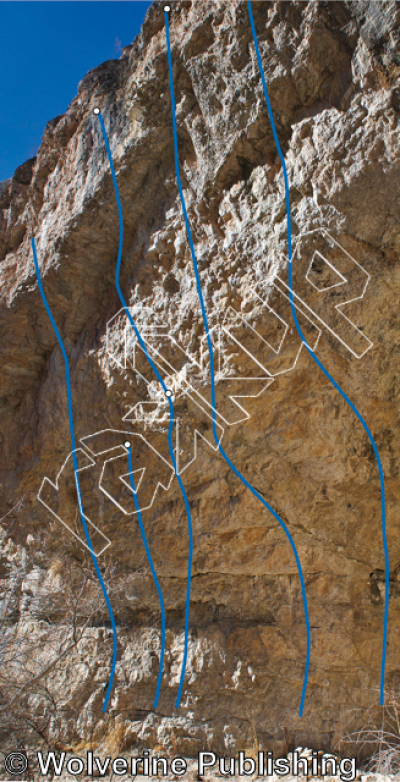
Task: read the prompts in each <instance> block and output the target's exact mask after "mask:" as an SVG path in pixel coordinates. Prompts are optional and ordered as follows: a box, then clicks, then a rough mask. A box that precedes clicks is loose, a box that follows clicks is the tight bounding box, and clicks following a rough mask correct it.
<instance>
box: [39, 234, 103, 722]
mask: <svg viewBox="0 0 400 782" xmlns="http://www.w3.org/2000/svg"><path fill="white" fill-rule="evenodd" d="M31 244H32V252H33V260H34V264H35V271H36V277H37V281H38V286H39V291H40V295H41V297H42V301H43V304H44V306H45V309H46V312H47V314H48V316H49V318H50V322H51V325H52V327H53V330H54V333H55V335H56V337H57V342H58V344H59V346H60V349H61V353H62V355H63V359H64V364H65V383H66V386H67V397H68V417H69V430H70V436H71V449H72V459H73V463H74V475H75V484H76V493H77V497H78V505H79V512H80V516H81V521H82V527H83V530H84V533H85V537H86V540H87V544H88V548H89V552H90V556H91V557H92V561H93V565H94V569H95V571H96V574H97V578H98V579H99V583H100V586H101V591H102V592H103V596H104V600H105V601H106V606H107V609H108V613H109V616H110V621H111V626H112V631H113V655H112V661H111V672H110V679H109V682H108V687H107V692H106V695H105V698H104V704H103V711H106V709H107V706H108V701H109V699H110V695H111V690H112V686H113V681H114V673H115V664H116V662H117V628H116V625H115V619H114V614H113V610H112V607H111V603H110V599H109V597H108V594H107V590H106V587H105V584H104V581H103V576H102V575H101V572H100V568H99V565H98V562H97V558H96V554H95V553H94V550H93V547H92V541H91V539H90V535H89V530H88V528H87V524H86V519H85V516H84V513H83V505H82V495H81V487H80V483H79V475H78V460H77V458H76V441H75V428H74V416H73V410H72V393H71V373H70V369H69V361H68V356H67V352H66V350H65V347H64V343H63V341H62V339H61V335H60V332H59V330H58V328H57V325H56V322H55V320H54V318H53V315H52V312H51V309H50V307H49V304H48V301H47V299H46V294H45V292H44V289H43V285H42V280H41V277H40V271H39V264H38V259H37V255H36V246H35V240H34V239H33V238H32V239H31Z"/></svg>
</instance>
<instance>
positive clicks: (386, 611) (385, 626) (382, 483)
mask: <svg viewBox="0 0 400 782" xmlns="http://www.w3.org/2000/svg"><path fill="white" fill-rule="evenodd" d="M247 8H248V13H249V18H250V25H251V30H252V33H253V40H254V46H255V50H256V56H257V62H258V68H259V71H260V76H261V81H262V86H263V90H264V96H265V102H266V104H267V110H268V116H269V120H270V123H271V128H272V133H273V136H274V141H275V146H276V150H277V152H278V155H279V158H280V161H281V163H282V170H283V178H284V183H285V200H286V220H287V244H288V261H289V264H288V272H289V294H290V308H291V312H292V316H293V320H294V324H295V326H296V329H297V332H298V334H299V336H300V338H301V340H302V342H303V344H304V345H305V347H306V348H307V350H308V352H309V354H310V356H311V357H312V359H313V360H314V361H315V363H316V364H317V365H318V366H319V368H320V369H321V370H322V372H323V373H324V375H325V376H326V377H327V378H328V380H330V382H331V383H332V385H333V386H334V387H335V388H336V390H337V391H339V394H341V396H342V397H343V399H344V400H345V401H346V402H347V404H348V405H349V407H351V409H352V410H353V412H354V413H355V414H356V416H357V418H358V420H359V421H360V422H361V424H362V426H363V427H364V430H365V432H366V433H367V435H368V439H369V441H370V443H371V445H372V448H373V449H374V453H375V456H376V461H377V463H378V470H379V480H380V489H381V509H382V510H381V516H382V539H383V550H384V559H385V606H384V621H383V642H382V665H381V682H380V704H381V706H383V702H384V690H385V665H386V646H387V630H388V617H389V550H388V545H387V537H386V511H385V481H384V477H383V469H382V463H381V459H380V456H379V452H378V448H377V446H376V443H375V440H374V438H373V436H372V434H371V432H370V430H369V428H368V426H367V424H366V422H365V421H364V419H363V417H362V415H361V413H360V412H359V411H358V410H357V408H356V407H355V405H354V404H353V402H352V401H351V400H350V399H349V397H348V396H347V394H345V392H344V391H343V389H342V388H341V387H340V386H339V384H338V383H337V382H336V380H334V379H333V377H332V375H330V374H329V372H328V370H327V369H325V367H324V365H323V364H322V363H321V361H320V360H319V359H318V358H317V356H316V355H315V353H314V351H313V350H312V348H310V346H309V345H308V343H307V340H306V339H305V337H304V335H303V332H302V330H301V327H300V324H299V322H298V320H297V315H296V309H295V306H294V299H293V283H292V230H291V210H290V193H289V179H288V175H287V170H286V163H285V158H284V155H283V153H282V150H281V145H280V143H279V139H278V134H277V132H276V126H275V121H274V116H273V113H272V108H271V103H270V100H269V95H268V89H267V84H266V81H265V76H264V69H263V65H262V60H261V55H260V50H259V46H258V41H257V33H256V28H255V25H254V19H253V11H252V7H251V1H250V0H247Z"/></svg>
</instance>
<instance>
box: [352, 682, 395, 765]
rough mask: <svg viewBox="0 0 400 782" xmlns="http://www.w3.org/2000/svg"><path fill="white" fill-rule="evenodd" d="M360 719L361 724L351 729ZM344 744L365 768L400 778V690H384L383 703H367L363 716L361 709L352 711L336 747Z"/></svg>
mask: <svg viewBox="0 0 400 782" xmlns="http://www.w3.org/2000/svg"><path fill="white" fill-rule="evenodd" d="M361 720H362V722H363V725H362V727H361V728H357V729H352V725H354V724H357V723H358V724H359V723H360V721H361ZM345 748H346V750H347V752H348V751H349V750H350V751H351V754H353V755H356V756H357V758H358V759H359V760H360V761H361V762H362V763H363V764H364V766H365V770H366V771H370V772H373V773H378V774H387V775H390V776H391V777H393V778H394V779H399V778H400V692H399V691H398V690H397V689H395V688H393V689H391V690H390V691H388V692H386V693H385V701H384V706H380V707H376V706H374V707H371V708H370V709H369V710H368V711H367V717H366V719H365V715H364V712H361V710H359V709H357V710H354V711H353V712H352V714H351V718H350V721H349V723H348V728H347V730H346V733H345V735H344V736H343V737H342V738H341V739H340V742H339V743H338V745H337V749H338V750H339V751H341V750H344V749H345Z"/></svg>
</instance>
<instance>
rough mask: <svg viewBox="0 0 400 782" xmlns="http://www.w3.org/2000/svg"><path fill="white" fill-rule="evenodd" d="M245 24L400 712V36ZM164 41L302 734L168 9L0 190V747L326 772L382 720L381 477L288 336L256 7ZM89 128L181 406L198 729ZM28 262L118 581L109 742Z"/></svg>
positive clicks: (204, 13) (345, 9)
mask: <svg viewBox="0 0 400 782" xmlns="http://www.w3.org/2000/svg"><path fill="white" fill-rule="evenodd" d="M253 13H254V20H255V25H256V28H257V32H258V37H259V44H260V49H261V54H262V59H263V65H264V70H265V76H266V79H267V83H268V89H269V94H270V98H271V103H272V108H273V111H274V116H275V121H276V125H277V130H278V135H279V138H280V141H281V144H282V148H283V151H284V154H285V158H286V161H287V166H288V174H289V180H290V194H291V203H292V228H293V244H294V256H293V258H294V260H293V286H294V289H295V291H296V293H297V294H298V296H299V297H300V298H299V299H297V300H296V302H297V304H298V317H299V320H300V323H301V325H302V328H303V329H304V333H305V334H306V336H307V339H308V340H309V344H310V345H312V346H314V347H315V350H316V354H317V356H318V358H319V360H320V361H322V362H323V364H324V365H325V366H326V367H327V369H328V371H329V372H330V373H331V374H332V375H333V376H334V378H335V380H336V381H337V383H339V385H340V386H341V387H342V388H343V389H344V391H345V393H346V394H347V395H348V396H349V397H350V399H351V400H352V401H353V402H354V404H356V405H357V407H358V409H359V411H360V413H361V415H362V416H363V417H364V419H365V420H366V421H367V423H368V425H369V427H370V429H371V432H372V434H373V436H374V438H375V441H376V443H377V446H378V449H379V453H380V456H381V459H382V464H383V469H384V476H385V484H386V512H387V537H388V545H389V552H390V606H389V633H388V644H387V670H386V686H387V689H388V691H390V689H391V688H393V687H396V685H397V681H398V679H397V677H398V661H399V652H400V641H399V630H400V623H399V616H398V610H399V609H398V606H399V604H398V602H397V601H398V599H399V596H400V589H399V586H398V584H399V578H400V575H399V574H400V543H399V535H398V509H399V501H400V491H399V482H398V475H399V437H398V434H399V412H398V410H399V406H398V402H399V399H398V395H399V385H398V376H399V375H398V365H397V359H398V355H399V331H400V320H399V315H398V294H399V289H400V272H399V269H400V266H399V251H400V224H399V218H398V212H399V205H400V177H399V174H400V171H399V156H398V152H399V111H400V87H399V75H400V60H399V51H400V49H399V45H400V44H399V32H398V31H399V21H400V7H399V4H398V3H397V2H392V1H389V2H386V3H380V4H375V3H374V2H369V1H368V0H365V2H357V3H353V2H322V1H321V0H317V1H314V0H313V1H312V2H304V3H303V2H301V3H298V2H264V3H261V2H254V3H253ZM170 28H171V46H172V58H173V63H174V66H173V69H174V80H175V91H176V104H177V123H178V136H179V159H180V166H181V174H182V181H183V188H184V194H185V199H186V203H187V207H188V214H189V219H190V222H191V226H192V231H193V236H194V241H195V247H196V253H197V258H198V263H199V269H200V276H201V282H202V286H203V290H204V296H205V303H206V308H207V312H208V315H209V319H210V328H211V334H212V338H213V344H214V351H215V361H216V365H217V370H218V374H217V378H218V383H217V405H216V406H217V410H218V414H219V417H218V427H219V429H218V432H219V436H221V437H222V438H223V439H222V442H223V446H224V448H225V451H226V452H227V454H228V455H229V458H230V459H231V460H232V461H233V462H234V464H235V465H236V467H237V468H238V469H239V470H240V471H241V472H242V474H243V475H244V476H245V478H246V480H247V481H249V482H250V483H251V484H252V485H253V486H254V487H255V488H256V489H257V491H258V492H259V493H260V494H261V495H262V496H263V497H264V499H265V500H266V501H267V502H268V503H269V504H270V505H271V506H272V507H273V508H274V509H275V510H276V512H277V513H278V514H279V515H280V517H281V518H282V519H283V521H284V522H285V524H286V525H287V527H288V529H289V530H290V533H291V534H292V536H293V539H294V542H295V545H296V547H297V550H298V552H299V557H300V560H301V564H302V568H303V572H304V576H305V582H306V590H307V598H308V607H309V613H310V621H311V664H310V676H309V683H308V690H307V697H306V701H305V709H304V714H303V716H302V717H301V718H300V717H299V715H298V709H299V702H300V695H301V688H302V684H303V674H304V665H305V655H306V631H305V620H304V611H303V604H302V599H301V590H300V582H299V577H298V572H297V568H296V563H295V559H294V556H293V552H292V549H291V547H290V544H289V542H288V540H287V537H286V536H285V534H284V532H283V530H282V528H281V527H280V526H279V525H278V523H277V522H276V520H275V518H274V517H273V516H272V514H271V513H269V512H268V511H267V510H266V509H265V508H264V507H263V506H262V504H261V503H260V502H259V501H258V500H257V499H256V498H255V497H254V496H253V495H252V494H251V492H250V491H249V490H248V489H247V488H246V487H245V486H244V485H243V483H242V482H241V481H240V480H239V479H238V478H237V477H236V476H235V475H234V473H233V472H232V470H230V469H229V467H228V465H227V464H226V462H225V461H224V460H223V459H222V458H221V456H220V454H219V453H218V452H217V451H216V449H215V443H214V441H213V438H212V429H211V417H210V384H209V361H208V357H207V350H206V342H205V333H204V328H203V324H202V319H201V312H200V308H199V303H198V297H197V291H196V285H195V277H194V273H193V267H192V261H191V256H190V251H189V246H188V241H187V236H186V231H185V225H184V220H183V216H182V210H181V205H180V200H179V193H178V188H177V183H176V176H175V168H174V150H173V137H172V118H171V107H170V94H169V81H168V63H167V51H166V38H165V28H164V14H163V4H159V3H157V2H156V3H154V4H153V5H152V6H151V8H150V9H149V12H148V14H147V16H146V19H145V22H144V25H143V30H142V32H141V34H140V35H139V36H138V37H137V38H136V40H135V41H134V43H133V44H132V45H131V46H129V47H126V49H125V50H124V52H123V54H122V57H121V59H120V60H118V61H111V62H106V63H104V64H103V65H100V66H99V67H98V68H95V69H94V70H93V71H91V72H90V73H88V74H87V76H86V77H85V78H84V79H83V81H82V82H81V83H80V85H79V90H78V95H77V97H76V98H75V99H74V100H73V101H72V103H71V105H70V107H69V108H68V111H67V113H66V114H65V115H64V116H62V117H57V118H56V119H54V120H52V121H51V122H49V123H48V125H47V127H46V130H45V133H44V136H43V142H42V145H41V147H40V150H39V153H38V156H37V158H34V159H33V160H30V161H27V163H24V164H23V165H22V166H20V167H19V168H18V169H17V171H16V172H15V174H14V176H13V178H12V179H11V180H10V181H7V182H3V183H1V185H0V206H1V218H0V219H1V240H0V252H1V267H0V268H1V278H0V280H1V285H0V294H1V308H0V317H1V341H0V352H1V367H2V374H1V419H0V427H1V428H0V437H1V453H0V462H1V464H0V471H1V485H0V489H1V502H2V506H1V507H2V508H3V512H2V513H1V515H2V516H3V517H4V518H3V519H2V525H3V528H4V532H3V542H2V560H1V576H2V584H3V589H4V592H3V598H4V599H3V609H4V612H5V614H6V623H5V628H6V629H5V630H3V640H4V637H5V640H6V641H7V643H8V645H9V647H10V643H11V642H13V643H14V644H17V645H18V648H19V650H20V658H19V659H20V661H19V662H18V661H16V658H15V656H14V658H13V659H12V660H10V659H8V658H7V659H8V662H7V666H6V667H5V671H6V673H5V674H4V676H3V689H4V686H5V685H7V687H6V689H7V688H8V694H7V695H5V696H4V697H5V702H6V703H7V698H9V697H10V692H11V693H12V697H13V698H14V700H12V703H11V705H10V704H9V705H8V712H7V714H8V716H7V717H6V718H4V717H3V723H2V724H1V730H2V734H1V735H2V739H1V741H2V744H3V747H6V746H8V745H9V742H10V741H11V743H12V736H13V730H14V729H15V725H16V724H17V723H18V725H19V726H20V730H22V731H23V733H24V738H25V741H26V742H27V743H28V744H30V745H31V746H35V743H36V744H41V743H42V742H43V741H47V742H49V744H50V745H51V746H57V747H59V748H63V747H64V746H66V747H68V748H71V747H72V748H76V747H78V748H84V747H88V746H89V745H90V746H96V747H97V748H100V749H102V748H103V749H104V750H107V751H109V750H110V748H111V749H112V748H113V747H117V748H119V749H122V750H124V751H130V750H131V749H135V748H137V747H142V746H147V747H151V748H155V747H157V746H160V747H163V748H164V749H165V748H166V749H169V750H171V751H172V750H173V751H177V752H183V753H186V754H188V755H194V754H195V753H196V752H197V751H198V750H199V749H206V748H208V747H210V748H213V749H215V750H217V751H219V752H223V753H225V754H226V753H227V752H228V751H236V750H237V749H245V748H249V747H251V748H255V747H257V746H261V747H263V748H264V749H267V748H268V749H271V748H272V749H274V750H275V751H287V750H288V749H290V748H292V747H293V746H296V745H298V744H302V745H303V746H304V745H305V744H307V746H312V747H321V746H323V747H324V748H325V749H330V748H332V747H334V746H335V744H336V742H337V740H338V738H339V737H340V736H341V735H342V733H343V731H344V730H345V726H346V724H347V723H348V719H349V713H350V711H351V710H353V709H359V710H360V711H359V714H358V717H357V719H358V724H362V723H363V720H364V718H365V714H366V712H367V710H368V709H369V708H370V707H371V706H372V707H375V706H377V704H378V699H379V692H378V690H379V682H380V667H381V653H382V635H383V607H384V606H383V595H384V555H383V542H382V529H381V513H380V502H381V497H380V486H379V476H378V469H377V463H376V459H375V456H374V453H373V450H372V447H371V445H370V443H369V440H368V438H367V435H366V434H365V431H364V430H363V428H362V426H361V424H360V422H359V421H358V419H357V417H356V416H355V414H354V413H353V412H352V411H351V409H350V408H349V406H348V405H347V404H346V402H345V401H344V400H343V398H342V397H341V396H340V395H339V394H338V392H337V391H336V390H335V389H334V388H333V387H332V385H331V384H330V383H329V381H328V380H327V379H326V377H325V376H324V375H323V373H322V372H321V371H320V370H319V369H318V368H317V366H316V365H315V363H314V362H313V360H312V358H311V357H310V356H309V355H308V354H307V351H306V350H305V349H304V346H303V347H302V345H301V340H300V338H299V337H298V336H297V333H296V330H295V327H294V324H293V319H292V317H291V314H290V306H289V300H288V287H287V284H288V278H287V234H286V211H285V200H284V189H283V177H282V169H281V166H280V162H279V158H278V156H277V153H276V148H275V144H274V140H273V135H272V130H271V126H270V123H269V121H268V116H267V111H266V107H265V101H264V96H263V93H262V86H261V80H260V75H259V71H258V67H257V61H256V57H255V50H254V44H253V40H252V35H251V28H250V24H249V19H248V13H247V7H246V3H242V2H238V3H237V2H232V1H230V2H228V1H227V0H218V2H215V0H212V2H211V0H196V2H186V1H182V2H180V0H178V1H177V2H175V3H173V4H172V12H171V15H170ZM95 107H98V108H100V110H101V112H102V116H103V117H104V122H105V126H106V129H107V133H108V135H109V138H110V145H111V149H112V154H113V159H114V165H115V168H116V174H117V181H118V186H119V190H120V195H121V202H122V208H123V214H124V242H123V253H122V268H121V288H122V290H123V292H124V296H125V298H126V300H127V301H128V302H129V306H130V311H131V313H132V317H134V318H135V321H136V322H137V324H138V327H139V328H140V329H141V330H142V333H143V334H144V335H145V338H146V344H147V346H148V349H149V351H150V352H151V355H152V356H153V358H154V359H155V360H157V362H158V365H159V367H160V369H161V371H162V372H163V376H164V377H165V379H166V381H168V383H169V384H170V387H171V388H172V389H173V391H174V403H175V416H176V425H175V429H174V438H177V439H176V454H177V456H178V458H179V467H180V471H181V477H182V480H183V482H184V485H185V488H186V491H187V494H188V498H189V502H190V507H191V514H192V522H193V542H194V554H193V568H192V592H191V612H190V643H189V657H188V668H187V676H186V682H185V687H184V692H183V699H182V703H181V706H180V708H179V709H176V708H175V698H176V694H177V688H178V683H179V676H180V669H181V663H182V656H183V638H184V633H183V631H184V612H185V595H186V578H187V561H188V529H187V519H186V513H185V506H184V503H183V500H182V496H181V494H180V491H179V487H178V483H177V481H176V479H174V475H173V470H172V467H171V460H170V456H169V453H168V447H167V429H168V410H169V408H168V403H167V401H166V399H165V397H164V395H163V394H161V393H160V388H159V384H158V383H157V382H155V379H154V375H153V374H152V371H151V369H150V368H149V366H148V364H147V362H146V360H145V357H144V355H143V352H142V351H141V350H140V348H139V347H138V345H137V344H136V345H135V340H134V335H133V333H132V329H131V328H130V327H129V323H128V321H127V318H126V315H125V313H124V311H121V303H120V301H119V299H118V296H117V293H116V289H115V285H114V275H115V267H116V259H117V253H118V213H117V206H116V201H115V195H114V190H113V185H112V179H111V174H110V168H109V164H108V160H107V155H106V149H105V145H104V141H103V137H102V133H101V128H100V124H99V120H98V117H97V116H96V115H95V114H94V113H93V109H94V108H95ZM32 235H34V237H35V240H36V247H37V252H38V258H39V264H40V268H41V274H42V280H43V285H44V289H45V292H46V295H47V298H48V301H49V304H50V306H51V309H52V312H53V314H54V317H55V320H56V322H57V325H58V328H59V330H60V333H61V336H62V338H63V340H64V344H65V347H66V350H67V353H68V357H69V362H70V367H71V378H72V393H73V408H74V419H75V428H76V435H77V439H78V440H79V441H80V450H79V454H78V456H79V460H80V461H79V464H80V468H81V473H80V475H81V486H82V496H83V504H84V510H85V514H86V515H87V517H88V519H90V521H91V522H92V523H93V524H94V525H95V526H96V528H97V531H95V530H94V528H93V527H91V530H92V532H93V541H94V545H95V548H96V551H97V552H100V551H101V550H102V549H104V552H103V553H102V554H101V555H100V554H99V564H100V567H101V569H102V572H103V574H104V577H105V579H106V582H107V585H108V589H109V594H110V600H111V603H112V604H113V608H114V611H115V615H116V621H117V627H118V644H119V653H118V661H117V666H116V678H115V685H114V688H113V693H112V698H111V703H110V707H109V709H108V711H107V712H106V713H102V704H103V699H104V691H105V688H106V686H107V684H108V677H109V673H110V664H111V651H112V634H111V630H110V624H109V619H108V614H107V611H106V607H105V604H104V601H103V599H102V596H101V593H100V591H99V588H98V585H97V581H96V579H95V575H94V572H93V568H92V565H91V560H90V557H89V555H88V551H87V548H86V547H85V546H84V538H83V533H82V529H81V526H80V521H79V520H78V513H77V500H76V491H75V487H74V481H73V472H72V469H71V458H69V459H68V456H69V454H70V451H71V442H70V434H69V423H68V411H67V396H66V387H65V371H64V364H63V361H62V357H61V352H60V349H59V347H58V345H57V342H56V338H55V335H54V332H53V330H52V327H51V324H50V322H49V319H48V317H47V314H46V312H45V309H44V306H43V303H42V300H41V298H40V295H39V291H38V285H37V280H36V276H35V270H34V264H33V255H32V250H31V244H30V240H31V236H32ZM300 299H301V301H300ZM348 301H350V302H351V303H349V304H346V306H345V307H344V308H343V310H342V309H341V308H340V307H339V309H337V306H338V305H340V304H343V303H344V302H348ZM127 436H130V438H131V441H132V444H133V456H134V469H137V470H140V471H141V473H140V472H138V473H135V475H136V476H137V477H138V480H139V478H140V475H141V474H142V483H141V484H140V485H139V484H138V498H139V499H140V501H141V504H142V507H143V508H146V510H144V511H143V521H144V525H145V528H146V531H147V535H148V540H149V545H150V549H151V552H152V555H153V558H154V563H155V567H156V571H157V573H158V576H159V579H160V584H161V587H162V590H163V594H164V599H165V607H166V619H167V634H166V659H165V668H164V678H163V683H162V690H161V698H160V703H159V706H158V708H157V709H156V710H154V708H153V700H154V692H155V687H156V679H157V674H158V659H159V654H160V611H159V602H158V596H157V591H156V589H155V586H154V583H153V580H152V577H151V573H150V570H149V567H148V563H147V559H146V555H145V551H144V547H143V544H142V539H141V535H140V530H139V525H138V523H137V516H136V514H135V506H134V503H133V498H132V495H131V493H130V491H129V487H128V486H127V485H125V484H124V483H123V481H121V480H120V476H121V475H125V477H126V476H127V474H128V472H129V470H128V466H127V464H126V463H125V457H124V454H125V451H124V450H123V449H122V448H121V442H122V441H123V440H125V439H126V437H127ZM114 457H115V458H114ZM112 459H113V461H110V460H112ZM66 460H67V461H66ZM124 465H125V466H124ZM143 468H146V470H145V472H144V473H143ZM45 478H46V479H47V480H45V481H44V479H45ZM56 479H57V480H56ZM43 481H44V482H43ZM160 482H161V484H162V485H160ZM44 503H45V504H44ZM82 541H83V542H82ZM4 634H5V636H4ZM2 643H3V641H2ZM4 643H5V641H4ZM18 665H19V666H20V667H18ZM13 676H14V679H13V678H12V677H13ZM35 677H37V681H36V680H35V681H34V682H33V683H32V681H33V679H35ZM11 681H12V682H13V684H12V686H11ZM21 689H22V690H23V691H22V692H21ZM14 696H15V697H14ZM18 709H19V711H18ZM21 709H22V712H23V713H21ZM2 714H4V713H3V712H2ZM27 715H28V716H29V718H30V722H29V721H28V722H29V724H28V722H27ZM21 726H22V727H21Z"/></svg>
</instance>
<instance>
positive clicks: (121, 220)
mask: <svg viewBox="0 0 400 782" xmlns="http://www.w3.org/2000/svg"><path fill="white" fill-rule="evenodd" d="M96 113H98V117H99V120H100V125H101V130H102V133H103V138H104V143H105V146H106V150H107V155H108V161H109V164H110V169H111V176H112V180H113V184H114V191H115V198H116V201H117V206H118V217H119V246H118V260H117V268H116V271H115V287H116V289H117V293H118V296H119V299H120V301H121V304H122V306H123V308H124V310H125V313H126V315H127V318H128V320H129V322H130V324H131V326H132V328H133V330H134V332H135V334H136V338H137V340H138V342H139V345H140V347H141V348H142V350H143V352H144V354H145V356H146V358H147V361H148V362H149V364H150V366H151V368H152V370H153V372H154V374H155V376H156V378H157V380H158V382H159V383H160V385H161V387H162V389H163V391H164V394H165V395H166V398H167V399H168V402H169V411H170V419H169V428H168V448H169V452H170V456H171V461H172V466H173V468H174V472H175V475H176V479H177V481H178V484H179V488H180V490H181V494H182V497H183V500H184V503H185V508H186V516H187V526H188V534H189V555H188V569H187V579H186V607H185V639H184V651H183V660H182V668H181V676H180V681H179V688H178V694H177V697H176V702H175V707H176V708H179V706H180V702H181V696H182V689H183V684H184V681H185V673H186V663H187V656H188V648H189V620H190V588H191V579H192V561H193V529H192V516H191V513H190V505H189V500H188V498H187V494H186V490H185V487H184V485H183V483H182V479H181V477H180V475H179V472H178V470H177V464H176V460H175V454H174V448H173V445H172V432H173V428H174V418H175V413H174V404H173V401H172V398H171V396H169V395H168V391H169V389H168V388H167V386H166V384H165V382H164V380H163V378H162V376H161V375H160V372H159V371H158V369H157V367H156V365H155V363H154V361H153V360H152V359H151V357H150V354H149V352H148V350H147V347H146V345H145V343H144V342H143V339H142V337H141V335H140V332H139V329H138V328H137V326H136V323H135V322H134V320H133V318H132V315H131V313H130V311H129V307H128V305H127V303H126V301H125V299H124V296H123V294H122V291H121V288H120V284H119V276H120V269H121V258H122V245H123V241H124V218H123V214H122V206H121V199H120V196H119V189H118V183H117V177H116V175H115V170H114V164H113V159H112V155H111V149H110V144H109V141H108V136H107V132H106V129H105V126H104V121H103V117H102V115H101V113H100V112H99V110H98V109H97V110H96ZM164 643H165V639H163V641H162V648H164Z"/></svg>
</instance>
